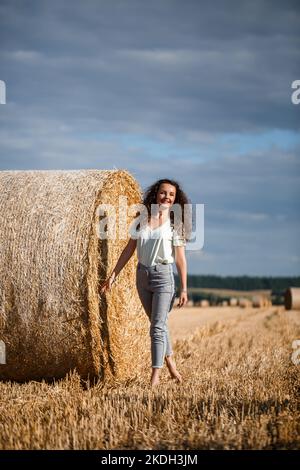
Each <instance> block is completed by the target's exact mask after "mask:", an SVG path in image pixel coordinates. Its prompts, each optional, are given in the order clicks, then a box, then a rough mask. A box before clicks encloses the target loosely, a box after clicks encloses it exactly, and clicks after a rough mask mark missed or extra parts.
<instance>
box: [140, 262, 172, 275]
mask: <svg viewBox="0 0 300 470" xmlns="http://www.w3.org/2000/svg"><path fill="white" fill-rule="evenodd" d="M172 264H173V263H158V264H154V265H153V266H145V265H144V264H142V263H141V262H140V261H139V262H138V264H137V267H140V268H141V269H145V270H146V271H148V272H154V271H161V270H166V271H167V270H172V271H173V268H172Z"/></svg>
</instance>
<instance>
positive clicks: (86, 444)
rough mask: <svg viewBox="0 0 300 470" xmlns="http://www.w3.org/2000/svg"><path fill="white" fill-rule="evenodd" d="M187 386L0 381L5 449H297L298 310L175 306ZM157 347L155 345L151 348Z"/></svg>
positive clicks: (73, 377) (173, 320) (165, 381)
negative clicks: (295, 346) (295, 357)
mask: <svg viewBox="0 0 300 470" xmlns="http://www.w3.org/2000/svg"><path fill="white" fill-rule="evenodd" d="M169 325H170V330H171V335H172V339H173V344H174V351H175V359H176V363H177V367H178V369H179V370H180V372H181V374H182V375H183V377H184V382H183V383H182V384H179V385H178V384H176V383H174V381H173V380H171V379H169V377H168V374H167V370H166V369H163V372H162V379H161V384H160V385H159V386H158V388H157V389H155V390H151V389H150V388H149V378H150V356H149V364H145V371H144V373H143V375H142V376H139V377H136V378H134V379H132V380H131V381H129V382H127V383H126V384H118V383H116V384H106V385H102V384H100V383H99V384H97V385H94V386H91V385H89V384H88V383H81V382H80V378H79V376H78V375H77V374H76V373H72V374H70V375H69V376H68V377H67V378H66V379H63V380H60V381H56V382H54V383H53V384H47V383H45V382H41V383H38V382H28V383H27V384H17V383H10V382H6V383H4V382H0V397H1V401H0V449H299V448H300V413H299V401H300V400H299V390H300V388H299V385H300V380H299V374H300V365H296V364H294V363H293V361H292V360H291V356H292V353H293V349H292V342H293V341H294V340H295V339H300V312H296V311H290V312H286V311H285V310H284V308H283V307H275V306H273V307H269V308H265V309H254V308H249V309H241V308H239V307H236V308H230V307H223V308H222V307H216V308H214V307H210V308H205V309H204V308H202V309H201V308H184V309H176V308H174V309H173V311H172V312H171V314H170V318H169ZM149 350H150V344H149Z"/></svg>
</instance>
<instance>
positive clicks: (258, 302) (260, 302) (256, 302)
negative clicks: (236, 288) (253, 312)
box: [252, 295, 266, 308]
mask: <svg viewBox="0 0 300 470" xmlns="http://www.w3.org/2000/svg"><path fill="white" fill-rule="evenodd" d="M252 306H253V307H254V308H262V307H265V306H266V299H265V297H263V296H262V295H254V296H253V297H252Z"/></svg>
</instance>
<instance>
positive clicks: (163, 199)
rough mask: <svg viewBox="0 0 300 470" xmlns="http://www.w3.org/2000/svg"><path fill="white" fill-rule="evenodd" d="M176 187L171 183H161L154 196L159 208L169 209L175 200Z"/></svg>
mask: <svg viewBox="0 0 300 470" xmlns="http://www.w3.org/2000/svg"><path fill="white" fill-rule="evenodd" d="M175 198H176V188H175V186H173V185H172V184H169V183H162V184H161V185H160V186H159V190H158V192H157V196H156V203H157V204H159V208H160V209H169V208H170V207H171V206H172V205H173V204H174V202H175Z"/></svg>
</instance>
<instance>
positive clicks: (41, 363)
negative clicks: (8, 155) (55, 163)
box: [0, 170, 149, 381]
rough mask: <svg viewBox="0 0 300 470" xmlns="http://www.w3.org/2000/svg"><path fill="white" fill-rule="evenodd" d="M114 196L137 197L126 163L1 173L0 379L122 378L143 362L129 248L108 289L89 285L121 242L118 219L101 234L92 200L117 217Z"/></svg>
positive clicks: (110, 263)
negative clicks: (2, 356) (0, 345)
mask: <svg viewBox="0 0 300 470" xmlns="http://www.w3.org/2000/svg"><path fill="white" fill-rule="evenodd" d="M119 196H125V197H126V198H127V204H128V206H130V205H131V204H134V203H140V202H141V190H140V187H139V185H138V183H137V182H136V181H135V179H134V178H133V177H132V176H131V175H130V174H129V173H128V172H127V171H125V170H124V171H123V170H111V171H110V170H103V171H102V170H72V171H64V170H54V171H2V172H0V340H2V341H3V342H4V343H5V346H6V364H3V365H0V379H12V380H17V381H24V380H30V379H35V380H40V379H42V378H45V379H52V378H60V377H64V376H65V375H66V373H67V372H69V371H70V370H73V369H76V370H77V371H78V373H79V374H80V376H81V377H82V378H84V379H86V378H90V379H93V378H100V379H101V380H104V379H106V378H109V377H110V378H113V379H118V380H123V379H127V378H128V377H131V376H132V375H135V374H136V373H138V372H139V371H140V370H142V367H143V364H144V362H145V358H144V356H143V355H144V354H146V352H145V351H147V350H148V347H147V346H146V344H148V329H149V326H148V322H149V320H148V318H147V317H146V315H145V314H144V312H143V308H142V306H141V303H140V300H139V298H138V294H137V291H136V288H135V270H136V263H137V257H136V252H135V254H134V256H132V258H131V259H130V261H129V262H128V263H127V264H126V266H125V267H124V268H123V270H122V271H121V273H120V274H119V276H118V278H117V280H116V282H115V284H114V286H113V288H112V289H111V291H109V292H106V293H105V294H103V295H101V296H100V295H99V293H98V287H99V283H100V284H101V283H102V282H103V281H104V280H105V279H106V278H107V276H108V275H109V274H110V272H111V270H112V269H113V268H114V266H115V263H116V261H117V259H118V257H119V255H120V254H121V252H122V250H123V248H124V246H125V245H126V243H127V241H128V237H127V239H125V238H124V239H120V238H119V237H118V233H119V230H118V227H119V224H118V223H116V239H112V240H110V239H107V240H105V239H100V237H99V235H98V233H99V220H100V218H99V212H98V206H99V204H101V203H102V204H111V205H112V206H114V207H115V209H116V215H117V222H118V215H119ZM108 215H109V214H108ZM125 219H126V222H127V225H129V223H130V222H131V220H132V219H133V216H132V217H131V220H128V215H127V213H126V214H125ZM146 342H147V343H146ZM144 344H145V347H144ZM144 350H145V351H144ZM147 353H148V351H147ZM142 356H143V357H142ZM146 360H149V359H147V358H146Z"/></svg>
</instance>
